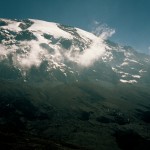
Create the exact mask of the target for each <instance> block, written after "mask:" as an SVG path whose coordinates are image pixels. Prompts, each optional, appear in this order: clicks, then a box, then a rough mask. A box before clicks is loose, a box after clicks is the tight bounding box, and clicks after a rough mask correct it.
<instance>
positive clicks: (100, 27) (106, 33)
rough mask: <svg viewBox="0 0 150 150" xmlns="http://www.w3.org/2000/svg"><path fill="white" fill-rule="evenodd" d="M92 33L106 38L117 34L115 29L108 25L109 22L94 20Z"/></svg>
mask: <svg viewBox="0 0 150 150" xmlns="http://www.w3.org/2000/svg"><path fill="white" fill-rule="evenodd" d="M92 33H93V34H95V35H96V36H98V37H100V38H102V39H104V40H105V39H107V38H109V37H111V36H112V35H113V34H115V30H114V29H112V28H110V27H108V25H107V24H102V23H100V22H98V21H94V23H93V26H92Z"/></svg>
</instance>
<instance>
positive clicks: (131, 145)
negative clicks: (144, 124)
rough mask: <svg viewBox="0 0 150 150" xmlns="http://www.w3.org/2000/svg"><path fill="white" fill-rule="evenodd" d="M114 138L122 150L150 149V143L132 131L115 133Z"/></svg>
mask: <svg viewBox="0 0 150 150" xmlns="http://www.w3.org/2000/svg"><path fill="white" fill-rule="evenodd" d="M114 136H115V137H116V142H117V143H118V146H119V147H120V148H121V149H122V150H149V148H150V141H149V140H146V139H144V138H143V137H141V136H140V135H139V134H138V133H136V132H134V131H133V130H127V131H117V132H116V133H115V135H114Z"/></svg>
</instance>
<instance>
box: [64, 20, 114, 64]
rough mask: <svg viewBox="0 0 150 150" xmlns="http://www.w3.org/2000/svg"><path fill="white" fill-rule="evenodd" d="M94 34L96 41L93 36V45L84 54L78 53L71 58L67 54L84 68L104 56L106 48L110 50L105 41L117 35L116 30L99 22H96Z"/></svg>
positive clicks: (93, 29)
mask: <svg viewBox="0 0 150 150" xmlns="http://www.w3.org/2000/svg"><path fill="white" fill-rule="evenodd" d="M92 33H93V34H95V35H96V36H95V38H94V39H93V36H92V38H91V39H92V44H91V45H90V47H89V48H87V49H85V50H84V51H83V52H82V53H76V55H75V56H74V57H73V56H71V54H70V53H67V57H68V59H70V60H72V61H74V62H76V63H78V64H79V65H82V66H83V67H88V66H91V65H92V64H93V63H94V62H95V61H97V60H98V59H100V58H101V57H102V56H103V54H104V53H105V51H106V48H108V47H107V45H106V43H105V40H106V39H108V38H109V37H111V36H112V35H113V34H114V33H115V30H114V29H111V28H109V27H108V26H107V25H105V24H100V23H99V22H97V21H94V25H93V27H92ZM89 38H90V37H89Z"/></svg>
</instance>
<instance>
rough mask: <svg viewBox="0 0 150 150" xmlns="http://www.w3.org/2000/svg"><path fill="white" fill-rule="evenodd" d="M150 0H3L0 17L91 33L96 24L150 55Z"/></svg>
mask: <svg viewBox="0 0 150 150" xmlns="http://www.w3.org/2000/svg"><path fill="white" fill-rule="evenodd" d="M149 15H150V0H0V18H10V19H27V18H32V19H40V20H45V21H49V22H57V23H61V24H66V25H71V26H74V27H78V28H81V29H84V30H86V31H90V32H91V31H92V29H93V26H94V22H99V24H106V25H107V26H108V27H110V28H112V29H114V30H115V34H114V35H113V36H112V37H111V38H110V39H111V40H112V41H114V42H117V43H119V44H121V45H129V46H132V47H133V48H135V49H136V50H137V51H139V52H143V53H148V54H150V17H149Z"/></svg>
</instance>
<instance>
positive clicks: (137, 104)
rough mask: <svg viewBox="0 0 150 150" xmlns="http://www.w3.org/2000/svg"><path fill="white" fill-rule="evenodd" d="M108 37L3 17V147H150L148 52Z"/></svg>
mask: <svg viewBox="0 0 150 150" xmlns="http://www.w3.org/2000/svg"><path fill="white" fill-rule="evenodd" d="M108 36H109V33H107V32H104V33H102V34H101V35H100V36H96V35H94V34H93V33H89V32H87V31H84V30H81V29H79V28H75V27H71V26H66V25H61V24H58V23H52V22H45V21H40V20H33V19H26V20H16V19H15V20H12V19H0V81H1V82H0V146H1V149H44V150H45V149H97V150H99V149H102V150H106V149H114V150H119V149H123V150H127V149H128V150H129V149H132V150H134V149H136V150H141V149H142V150H147V149H148V148H149V146H150V135H149V132H150V128H149V123H150V102H149V99H150V93H149V91H150V88H149V85H150V78H149V76H150V56H149V55H146V54H142V53H138V52H137V51H136V50H134V49H133V48H132V47H130V46H121V45H119V44H117V43H114V42H112V41H110V40H108V38H107V37H108Z"/></svg>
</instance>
